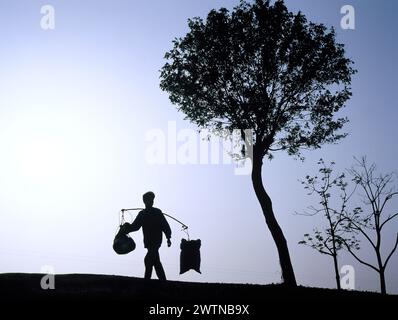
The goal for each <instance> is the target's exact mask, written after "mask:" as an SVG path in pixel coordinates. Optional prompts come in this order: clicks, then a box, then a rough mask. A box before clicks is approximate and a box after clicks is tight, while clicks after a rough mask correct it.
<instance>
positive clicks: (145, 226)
mask: <svg viewBox="0 0 398 320" xmlns="http://www.w3.org/2000/svg"><path fill="white" fill-rule="evenodd" d="M142 199H143V201H144V204H145V209H144V210H142V211H140V212H139V213H138V215H137V218H135V220H134V222H133V223H131V224H130V223H126V224H124V225H123V228H124V231H125V232H126V233H129V232H133V231H137V230H139V229H140V228H141V227H142V232H143V234H144V246H145V248H147V249H148V252H147V254H146V256H145V259H144V263H145V279H151V276H152V268H153V267H155V271H156V275H157V276H158V279H159V280H166V275H165V273H164V269H163V266H162V263H161V262H160V256H159V248H160V246H161V245H162V238H163V233H164V234H165V235H166V238H167V246H168V247H170V246H171V240H170V238H171V229H170V226H169V224H168V222H167V220H166V218H165V217H164V215H163V213H162V211H161V210H160V209H158V208H154V207H153V201H154V199H155V194H154V193H153V192H151V191H149V192H147V193H145V194H144V195H143V196H142Z"/></svg>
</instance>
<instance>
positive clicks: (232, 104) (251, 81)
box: [160, 0, 355, 156]
mask: <svg viewBox="0 0 398 320" xmlns="http://www.w3.org/2000/svg"><path fill="white" fill-rule="evenodd" d="M188 25H189V29H190V31H189V32H188V33H187V34H186V35H185V36H184V37H182V38H176V39H174V41H173V44H174V47H173V48H172V49H171V50H170V51H169V52H167V53H166V54H165V58H166V59H167V62H166V64H165V65H164V66H163V68H162V69H161V84H160V86H161V89H162V90H164V91H166V92H168V93H169V97H170V100H171V102H172V103H173V104H176V105H177V106H178V109H179V110H180V111H182V112H183V113H185V115H186V117H187V118H188V119H189V120H190V121H191V122H193V123H195V124H197V125H198V126H199V127H207V128H215V129H222V128H223V129H228V130H233V129H252V130H253V132H254V137H253V139H254V142H255V146H257V147H259V148H260V149H261V153H262V155H263V156H265V155H268V156H272V152H273V151H277V150H286V151H287V152H288V153H289V154H291V155H300V149H301V148H303V147H304V148H319V147H320V145H321V144H323V143H333V142H336V141H338V140H339V139H341V138H342V137H344V136H345V134H344V133H341V132H340V130H339V129H341V128H342V127H343V125H344V124H345V123H346V122H347V119H346V118H344V117H340V118H337V119H335V118H334V114H335V113H336V112H338V111H339V110H340V109H341V108H342V107H343V106H344V104H345V102H346V101H347V100H348V99H349V98H350V96H351V88H350V83H351V76H352V75H353V74H354V73H355V70H354V69H353V67H352V65H353V62H352V61H351V60H350V59H348V58H346V57H345V49H344V45H343V44H339V43H337V42H336V39H335V38H336V35H335V31H334V29H333V28H331V29H328V28H327V27H326V26H325V25H323V24H316V23H312V22H308V21H307V19H306V17H305V16H304V15H303V14H301V13H300V12H298V13H296V14H294V13H292V12H289V11H288V9H287V8H286V6H285V5H284V2H283V1H276V2H275V3H274V4H273V5H271V4H270V1H266V0H257V1H255V2H254V3H247V2H245V1H241V3H240V4H239V5H238V6H237V7H236V8H234V10H233V11H228V10H227V9H225V8H222V9H220V10H212V11H211V12H210V13H209V14H208V16H207V19H206V20H204V19H202V18H193V19H189V20H188Z"/></svg>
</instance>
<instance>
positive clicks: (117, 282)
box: [0, 274, 398, 319]
mask: <svg viewBox="0 0 398 320" xmlns="http://www.w3.org/2000/svg"><path fill="white" fill-rule="evenodd" d="M42 277H43V275H41V274H1V275H0V297H1V299H2V302H3V303H7V302H9V303H12V302H17V303H19V304H24V303H26V302H33V303H34V304H36V305H40V304H42V303H46V304H48V303H51V302H54V303H63V304H64V306H65V305H73V304H74V303H80V302H84V304H85V305H89V303H90V302H94V303H95V304H96V305H97V306H101V305H103V304H105V303H116V304H119V305H123V306H126V305H129V306H135V310H136V311H137V314H138V312H141V313H148V312H149V308H150V307H151V306H156V305H157V304H158V305H190V304H191V305H193V304H204V303H207V304H250V305H251V309H252V313H253V312H254V311H253V310H254V309H256V310H255V312H257V313H259V312H262V311H264V310H267V309H270V308H272V307H274V306H275V305H276V303H281V304H282V305H286V306H293V305H295V306H305V307H306V308H316V307H317V306H322V305H325V306H326V304H324V303H325V302H327V305H328V306H330V305H331V303H332V305H334V306H336V307H339V306H350V305H353V306H355V305H362V306H364V307H366V305H367V304H369V305H370V304H372V305H373V306H374V303H378V304H385V305H391V306H393V305H396V306H397V305H398V296H381V295H380V294H377V293H370V292H359V291H337V290H332V289H320V288H307V287H297V288H295V289H291V288H290V289H289V288H286V287H284V286H283V285H280V284H274V285H248V284H220V283H189V282H178V281H166V282H161V281H158V280H149V281H148V280H144V279H139V278H132V277H121V276H109V275H93V274H68V275H56V276H55V289H54V290H43V289H42V288H41V286H40V282H41V279H42ZM65 303H66V304H65ZM295 310H296V311H295V312H297V311H298V310H300V309H295ZM285 311H286V312H287V310H285ZM290 311H291V310H290ZM290 311H289V312H290ZM301 311H303V309H301ZM171 319H172V318H171ZM198 319H201V318H198Z"/></svg>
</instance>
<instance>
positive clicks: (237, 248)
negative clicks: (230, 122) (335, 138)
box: [0, 0, 398, 293]
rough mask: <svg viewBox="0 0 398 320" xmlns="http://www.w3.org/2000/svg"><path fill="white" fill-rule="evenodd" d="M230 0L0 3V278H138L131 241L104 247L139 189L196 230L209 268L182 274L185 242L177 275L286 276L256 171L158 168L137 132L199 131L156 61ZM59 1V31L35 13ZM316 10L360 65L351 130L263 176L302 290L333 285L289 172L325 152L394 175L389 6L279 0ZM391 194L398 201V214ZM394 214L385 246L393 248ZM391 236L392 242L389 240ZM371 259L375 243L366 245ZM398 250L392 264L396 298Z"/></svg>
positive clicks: (364, 284) (342, 162)
mask: <svg viewBox="0 0 398 320" xmlns="http://www.w3.org/2000/svg"><path fill="white" fill-rule="evenodd" d="M237 3H238V1H226V0H224V1H209V0H206V1H193V0H178V1H177V0H172V1H161V0H157V1H151V2H148V1H120V0H118V1H106V0H102V1H84V2H81V1H74V0H68V1H55V0H50V1H33V0H32V1H27V0H25V1H22V0H17V1H15V0H13V1H11V0H9V1H5V0H0V39H1V41H2V45H1V49H0V92H1V94H0V149H1V157H0V255H1V259H0V272H39V271H40V268H41V267H42V266H43V265H52V266H53V267H54V269H55V271H56V272H57V273H68V272H74V273H80V272H89V273H107V274H123V275H132V276H142V275H143V271H144V267H143V262H142V260H143V256H144V254H145V251H144V249H143V247H142V245H141V234H140V233H139V234H138V233H137V234H134V238H135V239H136V241H137V242H138V243H139V248H137V250H136V251H135V252H134V253H132V254H130V255H129V256H127V257H121V256H117V255H116V254H115V253H114V252H113V251H112V249H111V243H112V240H113V236H114V232H115V229H116V226H117V221H118V217H117V212H118V210H119V209H120V208H122V207H131V206H141V195H142V193H143V192H145V191H147V190H153V191H154V192H155V193H156V194H157V198H156V199H155V201H156V203H155V205H157V206H158V207H160V208H161V209H163V210H164V211H165V212H169V213H172V214H174V215H175V216H176V217H178V218H179V219H181V220H182V221H184V222H185V223H186V224H188V225H189V226H190V232H191V236H192V238H201V239H202V243H203V247H202V255H203V263H202V273H203V274H202V275H198V274H194V273H193V272H191V273H188V274H186V275H183V276H179V275H178V265H179V242H180V239H181V237H183V236H184V234H183V233H182V232H180V231H179V230H180V228H179V226H178V225H176V224H173V223H172V222H171V226H172V229H173V242H174V244H173V247H172V248H166V247H165V248H162V249H161V256H162V260H163V261H164V265H165V269H166V273H167V275H168V277H169V278H170V279H175V280H191V281H206V282H208V281H216V282H219V281H221V282H252V283H270V282H278V281H279V280H280V271H279V263H278V258H277V254H276V250H275V246H274V243H273V241H272V239H271V236H270V234H269V232H268V230H267V228H266V226H265V222H264V219H263V216H262V213H261V211H260V207H259V205H258V203H257V200H256V198H255V196H254V193H253V191H252V187H251V181H250V178H249V176H236V175H234V174H233V167H232V166H231V165H159V166H151V165H149V164H148V163H147V161H146V158H145V150H146V148H147V147H148V142H146V141H145V135H146V133H147V132H148V131H149V130H151V129H153V128H160V129H162V130H164V131H166V130H167V123H168V121H177V129H185V128H192V126H191V125H190V124H189V123H188V122H187V121H184V120H183V118H184V116H183V115H182V114H180V113H178V112H177V111H176V109H175V107H174V106H172V105H171V104H170V102H169V101H168V97H167V95H166V94H165V93H163V92H162V91H161V90H160V89H159V72H158V71H159V69H160V68H161V66H162V65H163V63H164V60H163V55H164V53H165V52H166V51H167V50H168V49H170V48H171V40H172V39H173V38H174V37H178V36H182V35H184V34H185V32H186V31H187V19H188V18H189V17H193V16H202V17H204V16H205V15H206V14H207V13H208V11H209V10H210V9H212V8H220V7H221V6H225V7H227V8H232V7H233V6H235V5H236V4H237ZM44 4H51V5H53V6H54V8H55V18H56V28H55V30H51V31H43V30H42V29H41V28H40V19H41V14H40V8H41V6H42V5H44ZM286 4H287V6H288V7H289V8H290V9H291V10H293V11H297V10H301V11H302V12H303V13H304V14H306V15H307V17H308V18H309V19H310V20H313V21H315V22H323V23H325V24H326V25H328V26H334V27H335V28H336V31H337V34H338V40H339V41H340V42H343V43H345V44H346V48H347V55H348V56H349V57H350V58H352V59H353V60H354V61H355V63H356V64H355V66H356V68H357V69H358V71H359V72H358V74H357V75H355V77H354V79H353V83H352V88H353V97H352V99H351V100H350V101H349V103H348V104H347V108H346V109H345V110H344V114H345V115H347V116H348V117H349V118H350V120H351V122H350V124H349V125H348V126H347V127H346V130H347V131H348V132H349V133H350V135H349V137H348V138H346V139H345V140H344V141H342V142H341V143H340V144H339V145H335V146H325V147H324V148H323V149H321V150H318V151H315V152H308V153H306V154H305V156H306V161H305V162H304V163H302V162H299V161H295V160H294V159H292V158H289V157H287V156H286V155H283V154H280V155H277V157H276V159H275V160H274V161H272V162H271V163H269V162H267V161H266V162H265V165H264V182H265V185H266V187H267V189H268V191H269V193H270V194H271V196H272V199H273V202H274V207H275V212H276V214H277V217H278V219H279V221H280V224H281V225H282V227H283V230H284V232H285V236H286V238H287V240H288V243H289V248H290V252H291V256H292V261H293V265H294V267H295V271H296V276H297V278H298V281H299V283H300V284H303V285H311V286H329V287H333V286H334V277H333V274H332V272H333V270H332V264H331V262H330V261H329V259H328V257H325V256H320V255H319V254H317V253H316V252H314V251H313V250H311V249H309V248H307V247H303V246H299V245H297V242H298V241H299V240H301V237H302V235H303V234H304V233H305V232H307V231H311V229H312V227H313V224H314V222H315V221H314V220H312V219H311V218H305V217H301V216H295V215H294V214H293V213H294V212H295V211H300V210H303V209H305V207H306V206H308V205H310V204H312V203H313V201H314V200H311V199H310V198H308V197H307V196H306V193H305V191H304V190H303V189H302V187H301V185H300V184H299V183H298V181H297V180H298V179H300V178H302V177H304V176H305V175H306V174H307V173H314V172H315V170H316V168H315V163H316V161H317V160H318V159H319V158H320V157H323V158H324V159H326V160H334V161H336V162H337V167H338V169H341V170H343V169H344V168H346V167H348V166H350V164H351V163H352V156H354V155H355V156H361V155H367V156H368V158H369V160H371V161H375V162H376V163H377V164H378V166H379V168H380V169H382V170H383V171H397V155H398V152H397V144H396V128H395V127H396V121H397V120H396V119H397V116H398V111H397V110H398V109H397V103H396V99H395V93H396V91H397V89H398V88H397V79H396V74H397V72H398V70H397V63H396V60H395V58H396V56H397V41H396V35H395V30H397V19H396V14H397V9H398V5H397V3H396V1H393V0H391V1H387V0H384V1H378V2H376V1H370V0H368V1H365V0H361V1H337V0H336V1H316V0H302V1H286ZM345 4H351V5H353V6H354V8H355V10H356V29H355V30H342V29H341V28H340V19H341V14H340V8H341V6H342V5H345ZM396 208H397V203H395V209H396ZM396 230H397V224H395V226H394V227H393V228H391V229H390V230H389V232H388V235H387V237H386V243H388V241H389V242H390V246H391V245H392V240H393V235H394V233H395V232H396ZM390 246H389V247H390ZM363 254H364V256H369V255H370V254H371V253H370V252H369V250H366V248H364V251H363ZM341 264H342V265H343V264H352V265H354V267H355V269H356V287H357V288H358V289H363V290H364V289H366V290H377V289H378V280H377V275H376V274H375V273H374V272H373V271H370V270H368V269H366V268H364V267H362V266H360V265H358V264H357V263H355V261H354V260H353V259H352V258H351V257H349V256H347V255H343V256H342V259H341ZM397 265H398V256H397V255H396V256H395V257H394V258H393V259H392V260H391V262H390V265H389V269H388V270H387V281H388V285H387V286H388V290H389V291H391V292H396V293H397V292H398V274H397V273H396V270H397Z"/></svg>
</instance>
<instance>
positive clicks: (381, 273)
mask: <svg viewBox="0 0 398 320" xmlns="http://www.w3.org/2000/svg"><path fill="white" fill-rule="evenodd" d="M376 256H377V264H378V266H379V278H380V292H381V294H387V288H386V277H385V275H384V267H383V262H382V259H381V253H380V245H379V243H378V245H377V246H376Z"/></svg>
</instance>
